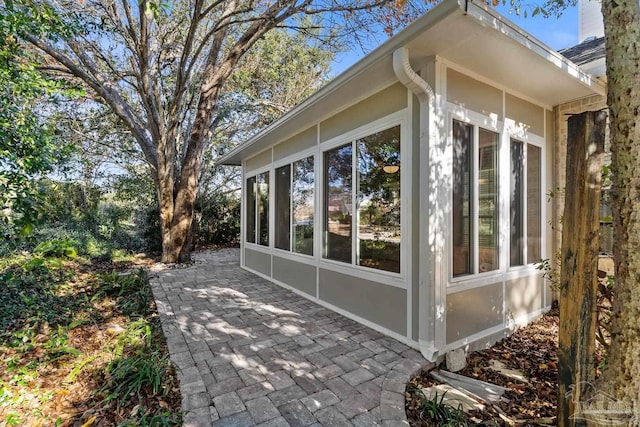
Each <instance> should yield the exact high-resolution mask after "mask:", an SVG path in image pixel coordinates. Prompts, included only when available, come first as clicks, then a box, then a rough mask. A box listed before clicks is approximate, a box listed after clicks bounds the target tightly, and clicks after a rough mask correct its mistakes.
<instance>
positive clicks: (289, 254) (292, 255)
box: [272, 147, 321, 262]
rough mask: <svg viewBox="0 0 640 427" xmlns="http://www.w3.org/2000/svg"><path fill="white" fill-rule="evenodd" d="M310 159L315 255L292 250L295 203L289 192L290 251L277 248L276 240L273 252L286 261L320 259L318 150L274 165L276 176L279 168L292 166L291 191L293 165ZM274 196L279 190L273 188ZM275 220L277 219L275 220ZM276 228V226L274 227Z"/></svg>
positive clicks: (279, 161) (285, 158) (308, 150)
mask: <svg viewBox="0 0 640 427" xmlns="http://www.w3.org/2000/svg"><path fill="white" fill-rule="evenodd" d="M308 157H313V170H314V174H313V178H314V182H313V255H307V254H303V253H299V252H294V251H293V250H292V248H293V243H294V242H293V229H292V228H291V227H293V203H292V200H291V191H289V227H290V229H289V230H290V233H289V250H288V251H287V250H285V249H280V248H277V247H276V246H275V239H274V242H273V252H274V254H277V255H278V256H280V257H282V258H286V259H291V260H303V261H306V262H310V261H312V260H314V259H315V258H317V257H318V253H317V245H316V241H317V239H318V235H319V234H321V232H319V231H318V218H317V212H318V209H317V208H318V178H319V175H318V169H317V164H318V158H319V156H318V149H317V148H316V147H313V148H309V149H306V150H304V151H300V152H297V153H295V154H292V155H289V156H286V157H284V158H282V159H279V160H278V161H276V162H274V163H273V167H272V170H273V174H274V176H275V171H276V170H277V169H279V168H281V167H282V166H286V165H290V166H291V177H290V183H291V184H290V185H291V186H290V189H293V164H294V163H295V162H297V161H300V160H304V159H306V158H308ZM273 188H274V190H273V194H274V200H275V198H276V197H277V194H276V192H277V189H276V187H275V186H274V187H273ZM274 209H275V203H274ZM275 214H276V212H275V211H274V215H275ZM274 219H275V218H274ZM274 227H275V225H274ZM275 231H276V230H275V228H274V233H275Z"/></svg>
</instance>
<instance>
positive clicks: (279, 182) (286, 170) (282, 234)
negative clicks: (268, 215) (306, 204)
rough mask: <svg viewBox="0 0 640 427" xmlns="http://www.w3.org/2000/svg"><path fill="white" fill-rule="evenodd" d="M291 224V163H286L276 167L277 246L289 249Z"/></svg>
mask: <svg viewBox="0 0 640 427" xmlns="http://www.w3.org/2000/svg"><path fill="white" fill-rule="evenodd" d="M290 225H291V165H285V166H282V167H280V168H278V169H276V241H275V246H276V248H278V249H284V250H286V251H288V250H289V246H290V238H291V235H290Z"/></svg>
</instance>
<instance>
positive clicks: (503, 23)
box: [460, 0, 607, 96]
mask: <svg viewBox="0 0 640 427" xmlns="http://www.w3.org/2000/svg"><path fill="white" fill-rule="evenodd" d="M460 1H461V2H465V3H467V5H466V10H467V15H468V16H471V17H473V18H475V19H476V20H477V21H479V22H480V23H481V24H482V25H485V26H487V27H490V28H493V29H494V30H496V31H498V32H500V33H502V34H504V35H505V36H507V37H509V38H510V39H512V40H514V41H516V42H518V43H520V44H521V45H523V46H525V47H526V48H527V49H529V50H530V51H532V52H534V53H536V54H538V55H540V56H541V57H543V58H545V59H546V60H547V61H549V62H550V63H551V64H553V65H555V66H556V67H558V68H560V69H561V70H563V71H565V72H566V73H567V74H568V75H570V76H572V77H573V78H575V79H577V80H578V81H580V82H581V83H582V84H583V85H584V86H586V87H588V88H589V89H591V90H592V91H593V92H594V93H596V94H598V95H602V96H605V95H606V92H607V90H606V87H605V85H604V84H603V83H602V82H601V81H600V80H598V79H596V78H595V77H593V76H592V75H591V74H589V73H587V72H585V71H584V70H583V69H582V68H580V67H579V66H578V65H576V64H574V63H573V62H571V61H570V60H569V59H567V58H565V57H564V56H562V55H561V54H560V53H558V52H556V51H555V50H553V49H551V48H550V47H549V46H547V45H545V44H544V43H543V42H541V41H540V40H538V39H537V38H535V37H534V36H533V35H531V34H529V33H527V32H526V31H524V30H523V29H522V28H520V27H518V26H517V25H515V24H513V23H512V22H510V21H509V20H508V19H506V18H505V17H503V16H502V15H500V14H499V13H498V12H496V11H495V10H493V9H491V8H490V7H489V6H488V5H486V4H485V3H481V4H477V3H474V2H473V1H470V0H460Z"/></svg>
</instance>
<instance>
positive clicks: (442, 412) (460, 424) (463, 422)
mask: <svg viewBox="0 0 640 427" xmlns="http://www.w3.org/2000/svg"><path fill="white" fill-rule="evenodd" d="M413 392H414V393H417V392H419V393H420V394H421V395H422V399H421V400H422V402H421V405H420V408H419V413H420V419H422V420H423V421H425V422H427V423H429V424H428V425H435V426H449V427H466V426H468V425H469V423H468V422H467V416H466V414H465V413H464V411H463V410H462V405H458V406H457V407H455V406H453V405H451V404H449V403H447V402H445V396H446V394H447V392H446V391H445V392H444V393H442V394H438V393H437V392H436V393H435V394H434V395H433V396H432V397H431V398H430V399H429V398H427V396H425V394H424V392H423V391H422V389H419V388H414V389H413Z"/></svg>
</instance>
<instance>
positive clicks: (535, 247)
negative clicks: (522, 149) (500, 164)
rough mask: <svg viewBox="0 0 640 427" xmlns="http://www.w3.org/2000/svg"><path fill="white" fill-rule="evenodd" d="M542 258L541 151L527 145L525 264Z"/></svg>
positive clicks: (538, 148)
mask: <svg viewBox="0 0 640 427" xmlns="http://www.w3.org/2000/svg"><path fill="white" fill-rule="evenodd" d="M541 258H542V150H541V149H540V147H536V146H534V145H531V144H529V145H527V263H529V264H531V263H534V262H538V261H540V259H541Z"/></svg>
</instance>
